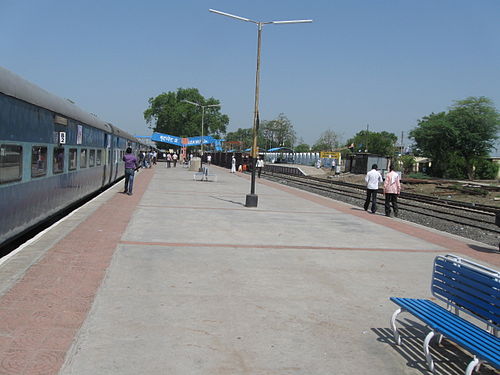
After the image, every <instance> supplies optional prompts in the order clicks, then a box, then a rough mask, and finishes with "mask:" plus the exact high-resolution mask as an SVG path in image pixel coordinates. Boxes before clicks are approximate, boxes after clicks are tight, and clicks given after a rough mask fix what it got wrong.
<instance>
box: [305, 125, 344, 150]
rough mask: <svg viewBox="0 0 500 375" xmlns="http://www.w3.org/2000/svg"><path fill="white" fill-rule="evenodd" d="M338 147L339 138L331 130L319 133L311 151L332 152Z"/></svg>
mask: <svg viewBox="0 0 500 375" xmlns="http://www.w3.org/2000/svg"><path fill="white" fill-rule="evenodd" d="M339 145H340V140H339V136H338V134H337V133H335V132H334V131H333V130H326V131H324V132H323V133H321V135H320V137H319V138H318V140H317V141H316V142H315V143H314V145H313V146H312V150H313V151H332V150H335V149H336V148H338V147H339Z"/></svg>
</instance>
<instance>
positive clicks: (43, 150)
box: [31, 146, 47, 177]
mask: <svg viewBox="0 0 500 375" xmlns="http://www.w3.org/2000/svg"><path fill="white" fill-rule="evenodd" d="M46 174H47V146H33V147H32V148H31V177H41V176H45V175H46Z"/></svg>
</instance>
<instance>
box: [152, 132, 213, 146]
mask: <svg viewBox="0 0 500 375" xmlns="http://www.w3.org/2000/svg"><path fill="white" fill-rule="evenodd" d="M151 140H152V141H156V142H163V143H169V144H171V145H176V146H182V147H189V146H200V145H201V143H202V140H203V144H204V145H206V144H215V145H219V146H220V140H219V139H215V138H212V137H211V136H209V135H205V136H203V138H202V137H191V138H180V137H176V136H175V135H169V134H162V133H153V135H152V136H151Z"/></svg>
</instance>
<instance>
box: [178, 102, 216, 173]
mask: <svg viewBox="0 0 500 375" xmlns="http://www.w3.org/2000/svg"><path fill="white" fill-rule="evenodd" d="M181 101H182V102H184V103H189V104H192V105H195V106H197V107H201V158H200V172H203V141H204V138H203V119H204V118H205V108H209V107H220V105H219V104H206V105H201V104H199V103H195V102H190V101H189V100H186V99H184V100H181Z"/></svg>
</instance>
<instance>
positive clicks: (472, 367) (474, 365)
mask: <svg viewBox="0 0 500 375" xmlns="http://www.w3.org/2000/svg"><path fill="white" fill-rule="evenodd" d="M481 363H482V361H481V360H480V359H479V358H477V357H476V356H474V359H473V360H472V361H471V363H469V366H467V369H466V370H465V375H471V374H472V372H473V371H479V367H481Z"/></svg>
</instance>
